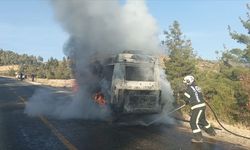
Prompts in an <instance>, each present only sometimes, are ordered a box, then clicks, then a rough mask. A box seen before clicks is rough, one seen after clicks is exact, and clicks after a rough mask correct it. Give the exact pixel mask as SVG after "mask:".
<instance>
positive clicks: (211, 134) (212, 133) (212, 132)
mask: <svg viewBox="0 0 250 150" xmlns="http://www.w3.org/2000/svg"><path fill="white" fill-rule="evenodd" d="M205 132H206V133H207V134H208V135H210V136H215V135H216V132H215V131H214V128H213V127H210V128H208V129H206V130H205Z"/></svg>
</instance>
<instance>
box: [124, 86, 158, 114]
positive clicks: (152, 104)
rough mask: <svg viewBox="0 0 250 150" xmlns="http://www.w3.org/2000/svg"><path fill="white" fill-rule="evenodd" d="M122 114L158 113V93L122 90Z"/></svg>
mask: <svg viewBox="0 0 250 150" xmlns="http://www.w3.org/2000/svg"><path fill="white" fill-rule="evenodd" d="M124 103H125V104H124V113H159V112H160V111H161V106H160V91H152V90H124Z"/></svg>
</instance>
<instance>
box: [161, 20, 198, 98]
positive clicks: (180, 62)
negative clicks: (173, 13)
mask: <svg viewBox="0 0 250 150" xmlns="http://www.w3.org/2000/svg"><path fill="white" fill-rule="evenodd" d="M164 35H165V40H164V41H163V42H162V43H163V44H164V45H165V46H166V49H167V50H168V54H169V58H170V59H169V60H165V71H166V74H167V78H168V80H169V81H170V83H171V86H172V88H173V89H174V95H175V96H176V98H177V99H179V96H178V95H179V93H180V92H182V91H183V84H182V80H183V77H184V76H186V75H190V74H193V73H194V72H195V55H194V53H193V48H192V44H191V41H190V40H186V37H185V36H183V34H182V32H181V29H180V24H179V23H178V22H177V21H174V22H173V25H172V26H170V27H169V31H164Z"/></svg>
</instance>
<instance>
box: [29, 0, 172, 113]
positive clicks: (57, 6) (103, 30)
mask: <svg viewBox="0 0 250 150" xmlns="http://www.w3.org/2000/svg"><path fill="white" fill-rule="evenodd" d="M52 5H53V8H54V10H55V16H56V18H57V20H58V21H59V22H60V23H61V25H62V26H63V28H64V30H65V31H66V32H67V33H68V34H69V39H68V41H67V42H66V44H65V48H64V53H65V54H66V55H67V56H69V57H70V59H71V60H73V61H74V62H73V65H72V67H73V70H74V76H75V78H76V80H77V83H78V85H79V92H78V93H77V94H76V96H75V97H73V100H72V103H71V104H68V105H67V106H69V107H63V109H64V110H68V111H66V112H64V113H63V116H67V117H68V116H74V115H75V116H79V114H81V115H80V116H82V117H83V118H101V117H103V116H108V114H109V113H110V112H109V111H108V110H107V109H106V111H105V112H102V114H101V115H100V111H99V108H96V106H93V105H94V103H92V100H91V99H92V98H91V96H92V95H91V91H93V90H94V89H95V87H92V86H93V85H97V84H98V82H96V81H97V80H96V78H98V76H96V75H94V74H93V72H98V66H94V69H96V70H94V71H93V66H92V67H90V66H89V64H90V62H93V61H94V60H95V59H96V58H99V57H102V58H103V57H107V56H110V55H111V54H117V53H118V52H121V51H123V50H142V51H146V52H150V53H153V54H157V53H159V52H160V51H161V49H160V47H159V43H160V42H159V39H158V35H159V34H158V27H157V25H156V21H155V20H154V18H153V17H152V15H150V13H149V12H148V9H147V6H146V4H145V1H144V0H127V1H126V2H125V4H123V5H121V4H120V3H119V0H108V1H106V0H92V1H91V0H53V1H52ZM164 82H165V81H164ZM167 84H168V82H167ZM163 87H164V89H166V92H165V90H164V91H163V94H164V95H166V94H167V95H168V94H170V96H171V95H172V93H171V92H170V93H169V91H171V88H170V86H169V85H163ZM163 97H165V96H163ZM166 97H169V96H166ZM36 98H39V96H33V99H34V100H33V102H34V101H37V100H36ZM31 106H32V105H30V107H31ZM79 107H80V108H79ZM60 109H62V108H60ZM60 109H59V110H58V112H60ZM78 109H79V110H78ZM55 110H57V109H55ZM55 114H57V112H56V113H55ZM59 114H60V113H59ZM103 114H106V115H103ZM61 115H62V114H60V115H59V116H61Z"/></svg>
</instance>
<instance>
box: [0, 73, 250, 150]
mask: <svg viewBox="0 0 250 150" xmlns="http://www.w3.org/2000/svg"><path fill="white" fill-rule="evenodd" d="M42 88H46V89H47V90H50V91H51V93H53V92H54V93H57V94H58V93H61V94H64V95H65V94H66V95H67V94H69V92H58V91H62V89H59V88H49V87H45V86H40V85H33V84H30V83H27V82H24V81H17V80H15V79H10V78H4V77H0V150H192V149H193V150H243V149H247V148H246V147H243V146H240V145H237V144H234V143H230V142H221V141H216V140H214V139H210V138H205V139H204V140H205V142H204V143H202V144H192V143H191V142H190V139H191V137H192V134H191V133H190V131H189V129H187V128H185V127H181V126H180V125H153V126H150V127H145V126H139V125H137V126H125V125H120V124H111V123H109V122H105V121H88V120H83V119H56V118H53V117H48V116H42V115H40V116H37V117H30V116H28V115H27V114H26V113H24V108H25V103H26V101H29V98H30V97H31V96H32V95H33V94H34V92H35V91H36V90H38V89H42ZM65 91H66V90H65Z"/></svg>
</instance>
